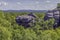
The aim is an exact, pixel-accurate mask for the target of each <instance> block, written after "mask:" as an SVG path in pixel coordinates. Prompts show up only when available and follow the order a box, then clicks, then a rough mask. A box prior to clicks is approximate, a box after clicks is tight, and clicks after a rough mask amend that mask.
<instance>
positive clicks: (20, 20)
mask: <svg viewBox="0 0 60 40" xmlns="http://www.w3.org/2000/svg"><path fill="white" fill-rule="evenodd" d="M35 19H36V16H35V15H34V14H32V13H30V14H28V15H22V16H17V17H16V23H17V24H18V25H22V26H25V27H31V26H35V22H36V20H35Z"/></svg>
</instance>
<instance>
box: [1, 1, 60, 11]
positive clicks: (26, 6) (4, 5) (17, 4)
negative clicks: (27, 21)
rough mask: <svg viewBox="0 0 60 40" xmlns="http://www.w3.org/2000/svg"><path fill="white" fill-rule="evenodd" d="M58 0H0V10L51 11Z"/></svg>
mask: <svg viewBox="0 0 60 40" xmlns="http://www.w3.org/2000/svg"><path fill="white" fill-rule="evenodd" d="M57 3H60V0H0V10H52V9H54V8H56V6H57Z"/></svg>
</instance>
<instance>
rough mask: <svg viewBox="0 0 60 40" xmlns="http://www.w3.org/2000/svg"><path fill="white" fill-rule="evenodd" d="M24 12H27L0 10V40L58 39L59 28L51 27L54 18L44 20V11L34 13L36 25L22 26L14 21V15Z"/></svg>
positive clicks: (59, 35) (59, 39)
mask: <svg viewBox="0 0 60 40" xmlns="http://www.w3.org/2000/svg"><path fill="white" fill-rule="evenodd" d="M24 14H28V12H2V11H0V40H60V28H56V29H55V30H54V29H53V24H54V19H50V20H47V21H44V20H43V18H44V15H45V14H44V13H35V14H36V15H37V16H38V17H39V18H38V19H39V21H37V22H36V26H34V27H29V28H24V27H23V26H21V25H20V26H19V25H18V24H17V23H16V22H15V18H16V16H19V15H24Z"/></svg>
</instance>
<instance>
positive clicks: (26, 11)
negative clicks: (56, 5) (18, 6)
mask: <svg viewBox="0 0 60 40" xmlns="http://www.w3.org/2000/svg"><path fill="white" fill-rule="evenodd" d="M3 11H4V12H46V11H47V10H3Z"/></svg>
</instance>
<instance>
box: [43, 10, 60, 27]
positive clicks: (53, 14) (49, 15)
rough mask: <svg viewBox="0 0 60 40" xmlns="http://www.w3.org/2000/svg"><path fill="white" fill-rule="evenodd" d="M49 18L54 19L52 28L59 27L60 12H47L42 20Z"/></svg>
mask: <svg viewBox="0 0 60 40" xmlns="http://www.w3.org/2000/svg"><path fill="white" fill-rule="evenodd" d="M51 18H54V19H55V23H54V25H53V27H54V28H56V27H58V26H60V25H59V24H60V10H56V9H55V10H51V11H48V12H47V13H46V15H45V17H44V20H49V19H51Z"/></svg>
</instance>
